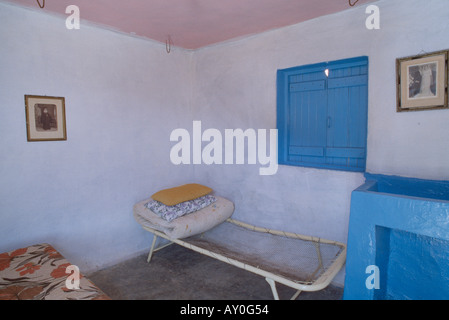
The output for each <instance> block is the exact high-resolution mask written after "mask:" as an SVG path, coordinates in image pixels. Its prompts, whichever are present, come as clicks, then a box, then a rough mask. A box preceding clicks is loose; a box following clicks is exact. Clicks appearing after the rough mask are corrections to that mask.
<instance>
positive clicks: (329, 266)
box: [142, 219, 346, 300]
mask: <svg viewBox="0 0 449 320" xmlns="http://www.w3.org/2000/svg"><path fill="white" fill-rule="evenodd" d="M226 223H229V224H232V225H233V226H237V227H239V228H240V229H242V230H243V232H248V231H249V232H251V231H252V232H257V233H264V234H269V235H270V236H272V237H275V238H279V237H281V238H285V239H290V240H292V239H293V240H295V241H296V240H298V241H302V242H307V243H308V244H307V245H308V246H309V248H310V245H313V246H314V248H315V254H316V257H313V259H316V267H315V269H314V270H313V271H312V272H311V273H309V274H308V276H307V278H306V279H301V276H298V275H297V274H296V275H294V274H293V275H292V273H290V274H283V272H279V270H278V271H276V270H275V271H272V270H270V263H271V262H269V261H266V263H264V261H262V262H261V261H260V259H256V260H257V262H256V261H253V260H251V259H253V258H251V257H250V258H249V260H247V261H245V257H244V256H245V254H241V253H240V255H239V253H231V252H228V251H227V249H226V248H225V249H223V247H221V246H220V245H218V246H217V245H216V244H212V245H210V243H209V242H208V241H207V239H206V240H205V239H204V237H203V235H206V234H207V233H208V232H209V231H206V232H205V233H203V234H202V235H198V236H193V237H189V238H185V239H171V238H169V237H168V236H167V235H166V234H165V233H163V232H160V231H158V230H154V229H152V228H150V227H148V226H142V227H143V228H144V229H145V230H147V231H149V232H151V233H153V234H154V238H153V243H152V245H151V249H150V253H149V255H148V259H147V261H148V263H149V262H150V261H151V258H152V256H153V254H154V252H156V251H158V250H161V249H163V248H165V247H167V246H169V245H171V244H173V243H176V244H178V245H180V246H183V247H185V248H188V249H191V250H193V251H196V252H198V253H201V254H204V255H206V256H209V257H212V258H214V259H217V260H220V261H222V262H225V263H228V264H231V265H233V266H236V267H238V268H242V269H244V270H247V271H249V272H253V273H255V274H257V275H260V276H262V277H264V278H265V280H266V281H267V282H268V284H269V285H270V287H271V291H272V293H273V297H274V299H275V300H279V295H278V292H277V289H276V283H280V284H283V285H286V286H288V287H291V288H293V289H296V290H297V291H296V293H295V294H294V295H293V296H292V297H291V300H295V299H296V298H297V297H298V295H299V294H300V293H301V292H302V291H309V292H310V291H319V290H322V289H324V288H326V287H327V286H328V285H329V284H330V283H331V281H332V280H333V279H334V277H335V276H336V275H337V273H338V272H339V271H340V269H341V268H342V267H343V265H344V264H345V261H346V245H345V244H343V243H340V242H337V241H331V240H325V239H321V238H317V237H311V236H306V235H300V234H295V233H289V232H283V231H277V230H271V229H267V228H259V227H256V226H252V225H250V224H247V223H243V222H241V221H237V220H234V219H228V220H226V222H224V223H223V224H226ZM245 230H246V231H245ZM158 237H160V238H163V239H166V240H168V241H169V243H168V244H165V245H163V246H161V247H158V248H155V246H156V242H157V239H158ZM276 240H279V239H276ZM290 240H289V241H290ZM218 241H219V240H218ZM323 246H327V247H328V248H331V250H332V251H333V252H334V253H332V254H331V258H330V259H328V258H326V259H325V260H326V261H323V254H322V249H321V248H322V247H323ZM211 248H212V249H211ZM295 251H296V250H295ZM309 251H310V250H309ZM308 255H309V257H306V258H305V259H308V260H310V258H311V257H310V256H311V254H310V252H309V253H308ZM269 256H270V253H269V252H267V253H266V254H265V257H262V259H265V260H267V259H268V257H269ZM259 258H260V256H259ZM268 260H269V259H268ZM281 267H282V266H281ZM299 267H300V266H299ZM299 269H300V268H299ZM299 269H298V274H299V273H301V270H299Z"/></svg>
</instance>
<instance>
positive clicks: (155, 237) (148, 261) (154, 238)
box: [147, 235, 157, 263]
mask: <svg viewBox="0 0 449 320" xmlns="http://www.w3.org/2000/svg"><path fill="white" fill-rule="evenodd" d="M156 240H157V235H154V237H153V244H152V245H151V249H150V253H149V254H148V258H147V263H150V261H151V257H152V256H153V251H154V246H155V245H156Z"/></svg>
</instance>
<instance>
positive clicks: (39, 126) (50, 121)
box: [25, 95, 67, 142]
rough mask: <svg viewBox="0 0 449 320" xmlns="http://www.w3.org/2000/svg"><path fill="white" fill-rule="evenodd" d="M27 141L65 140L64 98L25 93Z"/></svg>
mask: <svg viewBox="0 0 449 320" xmlns="http://www.w3.org/2000/svg"><path fill="white" fill-rule="evenodd" d="M25 113H26V127H27V139H28V141H30V142H32V141H64V140H67V129H66V115H65V98H63V97H48V96H36V95H25Z"/></svg>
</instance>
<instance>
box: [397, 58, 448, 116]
mask: <svg viewBox="0 0 449 320" xmlns="http://www.w3.org/2000/svg"><path fill="white" fill-rule="evenodd" d="M448 52H449V51H439V52H433V53H429V54H424V55H418V56H414V57H407V58H401V59H397V60H396V73H397V111H398V112H401V111H418V110H428V109H448V108H449V107H448V100H447V99H448V94H447V90H448Z"/></svg>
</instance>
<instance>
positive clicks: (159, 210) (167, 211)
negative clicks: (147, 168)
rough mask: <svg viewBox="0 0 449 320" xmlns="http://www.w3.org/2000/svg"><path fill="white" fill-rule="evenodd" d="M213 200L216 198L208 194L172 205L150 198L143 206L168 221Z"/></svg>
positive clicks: (209, 203) (199, 208) (201, 207)
mask: <svg viewBox="0 0 449 320" xmlns="http://www.w3.org/2000/svg"><path fill="white" fill-rule="evenodd" d="M215 201H217V198H215V197H214V196H213V195H210V194H208V195H205V196H203V197H199V198H196V199H193V200H189V201H184V202H181V203H178V204H176V205H174V206H167V205H165V204H163V203H162V202H159V201H157V200H151V201H150V202H148V203H147V204H146V205H145V207H147V208H148V209H150V210H151V211H153V212H154V213H155V214H157V215H158V216H159V217H161V218H162V219H164V220H167V221H169V222H170V221H173V220H174V219H176V218H179V217H182V216H183V215H186V214H188V213H192V212H195V211H198V210H201V209H203V208H205V207H207V206H209V205H211V204H212V203H214V202H215Z"/></svg>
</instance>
